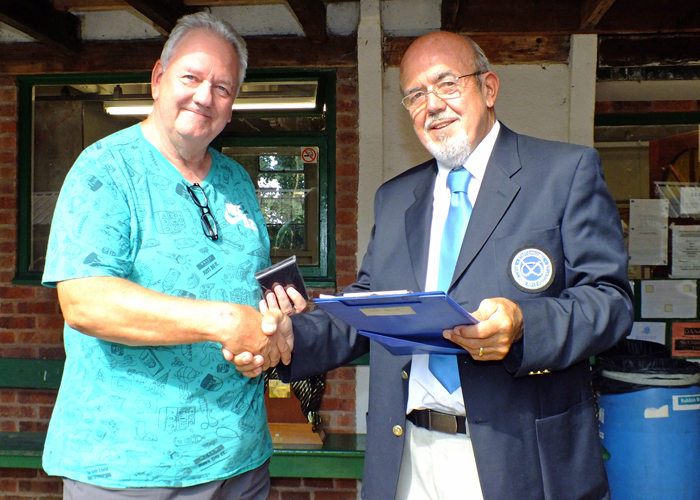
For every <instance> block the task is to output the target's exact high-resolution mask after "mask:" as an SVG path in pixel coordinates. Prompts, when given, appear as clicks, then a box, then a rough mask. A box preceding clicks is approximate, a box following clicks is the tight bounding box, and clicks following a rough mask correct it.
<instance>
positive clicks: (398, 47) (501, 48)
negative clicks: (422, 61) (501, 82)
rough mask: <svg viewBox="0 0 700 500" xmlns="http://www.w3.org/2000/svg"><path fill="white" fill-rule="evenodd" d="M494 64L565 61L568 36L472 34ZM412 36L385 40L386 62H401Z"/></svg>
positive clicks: (567, 55)
mask: <svg viewBox="0 0 700 500" xmlns="http://www.w3.org/2000/svg"><path fill="white" fill-rule="evenodd" d="M470 38H471V39H472V40H474V41H475V42H476V43H477V44H478V45H479V46H480V47H481V48H482V50H483V51H484V53H485V54H486V56H487V57H488V58H489V61H490V62H491V63H492V64H533V63H564V62H566V61H568V59H569V48H570V37H569V36H568V35H492V34H488V35H470ZM413 40H415V38H413V37H395V38H385V39H384V54H383V59H384V65H385V67H392V66H393V67H396V66H398V65H399V64H400V63H401V58H402V57H403V55H404V53H405V52H406V49H407V48H408V46H409V45H411V43H412V42H413Z"/></svg>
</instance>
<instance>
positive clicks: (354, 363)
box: [348, 353, 369, 366]
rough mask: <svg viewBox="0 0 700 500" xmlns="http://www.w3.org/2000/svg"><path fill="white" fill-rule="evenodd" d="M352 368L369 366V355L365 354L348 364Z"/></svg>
mask: <svg viewBox="0 0 700 500" xmlns="http://www.w3.org/2000/svg"><path fill="white" fill-rule="evenodd" d="M348 364H349V365H351V366H364V365H369V353H367V354H363V355H362V356H360V357H359V358H357V359H354V360H352V361H350V363H348Z"/></svg>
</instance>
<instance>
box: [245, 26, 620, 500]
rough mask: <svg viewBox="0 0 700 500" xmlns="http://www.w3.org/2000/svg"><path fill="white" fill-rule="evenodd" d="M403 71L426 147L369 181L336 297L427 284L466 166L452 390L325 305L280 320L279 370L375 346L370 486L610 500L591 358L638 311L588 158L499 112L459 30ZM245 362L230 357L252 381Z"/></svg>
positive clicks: (253, 371) (408, 61)
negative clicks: (361, 231) (366, 213)
mask: <svg viewBox="0 0 700 500" xmlns="http://www.w3.org/2000/svg"><path fill="white" fill-rule="evenodd" d="M400 75H401V86H402V90H403V93H404V99H403V103H404V105H405V106H406V108H407V110H408V112H409V113H410V115H411V119H412V120H413V125H414V128H415V132H416V134H417V136H418V138H419V139H420V141H421V142H422V143H423V145H424V146H425V147H426V148H427V149H428V151H430V152H431V153H432V154H433V156H434V157H435V159H433V160H431V161H428V162H426V163H424V164H422V165H418V166H417V167H414V168H412V169H410V170H408V171H406V172H404V173H403V174H401V175H399V176H397V177H396V178H394V179H392V180H390V181H388V182H387V183H385V184H384V185H382V186H381V187H380V188H379V190H378V191H377V194H376V198H375V204H374V215H375V225H374V229H373V230H372V237H371V241H370V243H369V247H368V249H367V253H366V255H365V257H364V260H363V262H362V267H361V269H360V271H359V274H358V277H357V282H356V283H355V284H353V285H352V286H350V287H348V288H347V289H346V290H344V292H362V291H379V290H413V291H423V290H426V291H430V290H435V289H436V280H437V277H436V275H437V274H438V268H439V265H440V264H439V248H440V244H441V243H440V240H441V238H442V233H443V227H444V224H445V219H446V217H447V215H446V214H447V211H448V210H449V208H448V207H449V199H450V192H449V189H448V188H447V187H446V186H447V185H446V182H447V181H446V178H447V176H448V175H449V172H450V171H451V169H453V168H461V167H465V168H466V169H467V170H468V171H469V173H470V174H471V181H470V183H469V187H468V198H469V204H470V205H471V206H473V210H472V212H471V218H470V219H469V224H468V226H467V229H466V234H465V236H464V239H463V243H462V246H461V251H460V252H459V256H458V259H457V263H456V268H455V271H454V274H453V276H452V282H451V284H450V285H449V288H448V294H449V295H450V296H451V297H452V298H453V299H454V300H455V301H456V302H458V303H459V304H461V305H462V306H463V307H464V308H465V309H466V310H468V311H475V312H474V313H473V314H474V316H475V317H476V318H477V319H478V320H480V322H479V323H478V324H476V325H472V326H458V327H456V328H455V329H454V330H447V331H445V332H444V336H445V338H447V339H449V340H451V341H453V342H455V343H456V344H458V345H459V346H461V347H462V348H463V349H464V353H463V354H459V355H456V356H453V358H454V360H455V361H456V365H457V368H458V373H459V382H460V387H459V388H458V389H456V390H454V391H453V392H450V391H449V390H447V389H445V387H444V386H443V385H442V384H441V383H440V382H438V381H437V379H436V378H435V376H433V375H432V372H431V366H430V362H429V356H428V355H425V354H424V355H420V354H418V355H415V354H414V355H408V356H394V355H392V354H391V353H390V352H389V351H388V350H387V349H386V348H385V347H383V346H382V345H381V344H379V343H377V342H375V341H369V340H368V339H367V338H366V337H363V336H361V335H359V334H358V333H357V332H356V330H354V329H353V328H351V327H349V326H348V325H346V324H345V323H343V322H342V321H340V320H338V319H336V318H334V317H332V316H330V315H329V314H327V313H325V312H324V311H322V310H320V309H316V310H314V311H312V312H311V313H308V314H301V315H296V316H293V317H292V318H291V320H290V319H289V318H287V317H283V316H282V315H278V316H276V317H277V318H279V319H278V325H277V329H280V330H282V331H283V332H285V334H286V335H290V336H291V334H292V328H291V326H292V324H293V336H294V354H293V358H292V363H291V365H290V366H288V367H281V368H278V370H279V371H280V373H281V375H282V377H283V378H287V379H295V380H299V379H304V378H307V377H309V376H311V375H313V374H316V373H319V371H321V370H328V369H331V368H333V367H337V366H341V365H343V364H345V363H347V362H348V361H350V360H352V359H354V358H355V357H357V356H359V355H361V354H363V353H365V352H367V351H369V353H370V394H369V411H368V413H367V453H366V459H365V470H364V479H363V491H362V496H363V498H365V499H377V500H387V499H393V498H397V499H402V500H403V499H411V500H413V499H421V500H422V499H435V500H445V499H458V498H459V499H463V498H466V499H478V500H480V499H482V498H483V499H484V500H516V499H517V500H530V499H532V500H535V499H537V500H540V499H547V500H584V499H586V500H588V499H590V500H598V499H606V498H609V495H610V493H609V489H608V484H607V479H606V475H605V470H604V467H603V459H602V452H601V446H600V442H599V438H598V426H597V419H596V415H595V405H594V399H593V394H592V390H591V378H590V364H589V358H590V357H591V356H593V355H595V354H597V353H600V352H602V351H604V350H606V349H608V348H609V347H611V346H613V345H614V344H615V343H616V342H618V341H619V340H620V339H622V338H624V337H625V336H626V335H627V334H628V333H629V330H630V328H631V325H632V320H633V310H632V300H631V290H630V287H629V281H628V280H627V274H626V265H627V255H626V251H625V247H624V244H623V239H622V231H621V223H620V218H619V215H618V213H617V209H616V206H615V203H614V201H613V199H612V197H611V196H610V193H609V191H608V189H607V187H606V185H605V181H604V179H603V175H602V170H601V165H600V159H599V157H598V154H597V152H596V151H595V150H594V149H591V148H586V147H581V146H575V145H571V144H565V143H557V142H550V141H544V140H540V139H535V138H532V137H527V136H523V135H519V134H516V133H514V132H512V131H511V130H509V129H508V128H506V127H505V126H504V125H502V124H500V123H499V122H498V121H497V120H496V117H495V111H494V105H495V102H496V97H497V95H498V87H499V81H498V78H497V76H496V75H495V74H494V73H492V72H491V71H489V69H488V61H487V60H486V57H485V56H484V55H483V53H482V52H481V50H480V49H479V48H478V46H476V45H475V44H474V43H473V42H472V41H471V40H469V39H467V38H464V37H461V36H458V35H455V34H452V33H446V32H437V33H431V34H428V35H425V36H423V37H420V38H418V39H417V40H416V41H415V42H414V43H413V44H412V45H411V47H409V49H408V50H407V52H406V54H405V56H404V58H403V60H402V63H401V72H400ZM293 293H294V292H293V291H290V294H293ZM269 299H272V300H271V304H270V305H271V306H274V305H275V304H274V298H273V297H271V296H270V297H269ZM407 321H410V319H407ZM290 338H291V337H290ZM251 359H252V357H251V356H248V357H244V356H239V357H237V358H236V360H235V361H236V363H237V366H238V368H239V370H241V371H244V372H246V373H247V374H248V375H250V376H254V375H257V374H258V373H260V370H261V368H260V367H258V366H257V365H256V362H255V361H253V362H251Z"/></svg>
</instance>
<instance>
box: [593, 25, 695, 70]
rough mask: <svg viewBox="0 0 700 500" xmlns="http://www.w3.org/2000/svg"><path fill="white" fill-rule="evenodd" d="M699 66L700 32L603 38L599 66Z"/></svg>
mask: <svg viewBox="0 0 700 500" xmlns="http://www.w3.org/2000/svg"><path fill="white" fill-rule="evenodd" d="M688 63H693V64H697V63H700V33H678V34H672V35H671V34H659V35H634V36H632V35H627V36H625V35H600V36H599V37H598V64H599V66H600V67H641V66H680V65H684V64H688Z"/></svg>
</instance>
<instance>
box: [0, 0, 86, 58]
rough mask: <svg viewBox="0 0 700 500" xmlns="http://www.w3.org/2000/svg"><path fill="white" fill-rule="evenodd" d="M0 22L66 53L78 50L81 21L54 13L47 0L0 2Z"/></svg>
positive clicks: (66, 13) (64, 13) (54, 10)
mask: <svg viewBox="0 0 700 500" xmlns="http://www.w3.org/2000/svg"><path fill="white" fill-rule="evenodd" d="M0 22H3V23H5V24H7V25H9V26H12V27H13V28H15V29H16V30H19V31H21V32H22V33H25V34H27V35H29V36H30V37H32V38H34V39H35V40H37V41H39V42H42V43H45V44H47V45H48V46H50V47H52V48H53V49H55V50H58V51H60V52H62V53H65V54H75V53H76V52H78V50H79V48H80V21H79V20H78V18H77V17H76V16H74V15H73V14H70V13H69V12H61V11H59V10H56V9H55V8H54V7H53V5H51V3H50V2H49V1H48V0H21V1H17V0H15V1H5V2H0Z"/></svg>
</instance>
